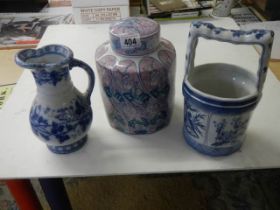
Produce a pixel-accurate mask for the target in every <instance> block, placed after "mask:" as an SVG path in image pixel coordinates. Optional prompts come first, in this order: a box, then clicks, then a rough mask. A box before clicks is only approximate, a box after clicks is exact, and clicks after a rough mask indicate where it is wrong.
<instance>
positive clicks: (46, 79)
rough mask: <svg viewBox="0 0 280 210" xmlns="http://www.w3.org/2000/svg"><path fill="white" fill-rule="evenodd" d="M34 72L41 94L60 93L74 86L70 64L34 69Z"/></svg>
mask: <svg viewBox="0 0 280 210" xmlns="http://www.w3.org/2000/svg"><path fill="white" fill-rule="evenodd" d="M32 74H33V77H34V79H35V82H36V85H37V92H38V93H39V94H45V95H58V94H62V93H64V92H67V91H69V90H71V89H72V88H73V84H72V81H71V78H70V74H69V65H64V66H56V67H55V68H42V69H33V70H32Z"/></svg>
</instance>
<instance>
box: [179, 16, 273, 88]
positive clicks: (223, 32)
mask: <svg viewBox="0 0 280 210" xmlns="http://www.w3.org/2000/svg"><path fill="white" fill-rule="evenodd" d="M199 37H203V38H205V39H212V40H217V41H222V42H230V43H232V44H246V45H255V44H257V45H260V46H261V48H262V52H261V56H260V59H259V67H258V71H257V90H258V91H259V92H261V91H262V88H263V84H264V81H265V78H266V73H267V66H268V61H269V58H270V53H271V49H272V43H273V37H274V32H273V31H270V30H250V31H243V30H228V29H224V28H220V27H215V26H214V25H213V24H211V23H206V22H201V21H197V22H192V23H191V26H190V31H189V37H188V43H187V53H186V64H185V70H186V72H185V77H184V81H185V80H186V79H187V77H188V75H189V72H190V71H191V70H193V68H194V58H195V49H196V46H197V43H198V38H199Z"/></svg>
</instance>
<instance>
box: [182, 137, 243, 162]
mask: <svg viewBox="0 0 280 210" xmlns="http://www.w3.org/2000/svg"><path fill="white" fill-rule="evenodd" d="M185 141H186V142H187V144H188V145H190V146H191V147H192V148H193V149H195V150H196V151H198V152H200V153H202V154H204V155H209V156H213V157H218V156H226V155H230V154H232V153H234V152H236V151H237V150H239V149H240V147H241V146H242V143H239V144H236V145H233V146H231V147H224V148H215V147H209V146H207V145H203V144H200V143H198V142H196V141H195V140H193V139H192V138H190V137H185Z"/></svg>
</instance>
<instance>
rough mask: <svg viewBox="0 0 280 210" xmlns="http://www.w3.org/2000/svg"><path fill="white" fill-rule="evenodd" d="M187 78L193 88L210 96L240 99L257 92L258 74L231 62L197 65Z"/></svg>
mask: <svg viewBox="0 0 280 210" xmlns="http://www.w3.org/2000/svg"><path fill="white" fill-rule="evenodd" d="M187 80H188V83H189V84H190V85H191V86H192V89H194V90H198V91H200V92H202V93H204V94H207V95H208V96H210V97H211V96H214V97H219V98H224V99H227V98H229V99H240V98H244V97H245V98H247V97H250V96H253V95H256V94H257V79H256V76H254V75H253V74H252V73H250V72H248V71H247V70H245V69H243V68H240V67H238V66H234V65H230V64H224V63H211V64H205V65H200V66H196V67H195V68H194V69H193V70H192V71H190V73H189V76H188V79H187Z"/></svg>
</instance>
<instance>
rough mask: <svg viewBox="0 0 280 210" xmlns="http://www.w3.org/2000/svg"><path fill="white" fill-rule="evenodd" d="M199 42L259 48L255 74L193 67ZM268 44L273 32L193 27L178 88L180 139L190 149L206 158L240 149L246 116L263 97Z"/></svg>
mask: <svg viewBox="0 0 280 210" xmlns="http://www.w3.org/2000/svg"><path fill="white" fill-rule="evenodd" d="M200 37H202V38H205V39H212V40H216V41H221V42H229V43H232V44H246V45H253V44H257V45H260V46H261V47H262V53H261V56H260V59H259V68H258V70H257V74H256V75H254V74H252V73H251V72H249V71H248V70H246V69H244V68H242V67H239V66H235V65H231V64H226V63H209V64H204V65H200V66H195V67H194V56H195V49H196V46H197V43H198V38H200ZM272 43H273V32H272V31H268V30H251V31H241V30H227V29H224V28H218V27H215V26H214V25H212V24H210V23H204V22H194V23H192V25H191V28H190V32H189V38H188V45H187V56H186V74H185V78H184V82H183V94H184V96H185V106H184V109H185V111H184V137H185V140H186V142H187V143H188V144H189V145H190V146H192V147H193V148H195V149H196V150H197V151H199V152H201V153H203V154H207V155H211V156H221V155H229V154H231V153H233V152H235V151H237V150H238V149H239V148H240V147H241V145H242V143H243V141H244V139H245V136H246V129H247V126H248V123H249V120H250V116H251V114H252V112H253V110H254V108H255V107H256V106H257V104H258V102H259V101H260V99H261V96H262V89H263V84H264V81H265V78H266V72H267V65H268V60H269V57H270V52H271V47H272Z"/></svg>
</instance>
